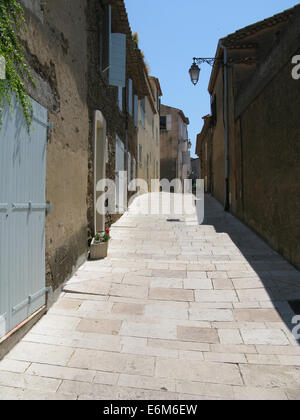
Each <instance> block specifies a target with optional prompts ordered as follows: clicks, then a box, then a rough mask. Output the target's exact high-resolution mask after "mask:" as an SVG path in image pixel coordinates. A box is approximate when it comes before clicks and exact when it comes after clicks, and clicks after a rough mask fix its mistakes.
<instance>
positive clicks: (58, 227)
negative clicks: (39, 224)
mask: <svg viewBox="0 0 300 420" xmlns="http://www.w3.org/2000/svg"><path fill="white" fill-rule="evenodd" d="M29 3H31V2H28V1H27V2H25V6H26V5H27V6H31V4H29ZM33 6H34V7H33V9H32V10H30V9H31V7H30V8H29V9H27V8H25V12H26V20H27V26H28V30H27V32H26V33H23V34H22V39H23V41H24V46H25V49H26V54H27V57H28V61H29V64H30V66H31V68H32V71H33V75H34V77H35V80H36V83H37V87H36V88H30V89H29V93H30V94H31V96H32V97H33V98H34V99H35V100H37V101H38V102H39V103H40V104H41V105H43V106H44V107H46V108H47V110H48V118H49V120H50V121H51V122H53V124H54V129H53V131H51V132H49V135H48V146H47V183H46V196H47V200H48V201H50V202H51V204H52V212H51V213H50V214H49V215H48V216H47V219H46V254H47V255H46V263H47V273H46V274H47V284H48V285H51V286H53V287H54V288H56V287H57V286H58V285H59V284H61V283H62V282H63V281H64V280H65V279H66V276H67V275H68V274H70V272H71V271H72V268H73V267H74V266H75V265H76V263H77V260H78V258H79V257H80V256H82V255H84V254H85V253H86V252H87V200H86V198H87V180H88V136H89V118H88V107H87V103H86V97H87V79H86V72H87V60H86V57H87V39H86V22H85V19H83V17H84V15H85V12H84V10H85V7H86V2H85V1H82V0H66V1H65V2H64V6H65V7H62V5H61V1H59V0H52V1H51V2H48V3H47V4H46V5H45V7H44V10H43V13H42V15H41V14H40V12H39V10H40V9H38V8H37V7H38V4H37V2H35V3H34V4H33ZM42 22H43V23H42ZM75 27H76V28H77V30H76V31H74V28H75Z"/></svg>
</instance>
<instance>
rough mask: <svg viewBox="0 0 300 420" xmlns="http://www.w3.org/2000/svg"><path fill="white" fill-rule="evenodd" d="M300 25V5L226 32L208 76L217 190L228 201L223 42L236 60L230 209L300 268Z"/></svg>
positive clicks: (231, 89)
mask: <svg viewBox="0 0 300 420" xmlns="http://www.w3.org/2000/svg"><path fill="white" fill-rule="evenodd" d="M299 28H300V6H299V5H298V6H295V7H294V8H292V9H289V10H286V11H284V12H282V13H280V14H278V15H275V16H273V17H271V18H269V19H266V20H264V21H261V22H258V23H256V24H254V25H251V26H248V27H246V28H243V29H241V30H239V31H237V32H236V33H234V34H231V35H229V36H228V37H226V38H224V39H222V40H221V41H220V43H219V45H218V48H217V53H216V58H218V59H219V61H217V62H216V64H215V66H214V68H213V71H212V75H211V79H210V84H209V93H210V95H211V98H212V103H213V106H212V118H213V129H212V136H211V144H212V173H213V176H212V191H213V194H214V196H215V197H216V198H217V199H218V200H219V201H220V202H221V203H222V204H225V203H226V195H227V194H226V175H225V168H226V140H225V139H226V136H225V130H226V125H225V123H224V121H225V109H226V107H225V102H226V99H225V97H224V82H223V81H224V67H223V66H222V65H220V63H221V62H222V60H223V54H224V53H223V51H224V49H223V48H222V46H221V44H223V45H224V46H225V47H226V49H227V52H228V60H229V65H228V139H229V141H228V143H229V144H228V169H229V171H228V204H229V209H230V211H231V212H233V213H234V214H235V215H237V216H238V217H239V218H240V219H241V220H243V221H244V222H245V223H246V224H247V225H249V226H250V227H251V228H252V229H253V230H254V231H256V232H257V233H258V234H259V235H260V236H261V237H263V238H264V239H265V240H266V241H267V242H268V243H269V244H270V245H271V246H272V247H273V248H274V249H275V250H276V251H278V252H280V253H281V254H282V255H283V256H284V257H285V258H287V259H288V260H289V261H290V262H291V263H292V264H294V265H295V266H297V267H298V268H299V267H300V248H299V244H300V219H299V208H300V201H299V200H300V184H299V181H298V180H299V179H300V169H299V168H300V162H299V156H300V153H299V152H300V149H299V144H300V143H299V135H300V132H299V118H298V113H299V112H298V111H299V98H298V94H297V92H298V88H299V80H298V79H297V78H295V77H293V70H294V67H295V64H293V62H294V57H296V56H298V55H299V53H300V49H299V36H300V29H299ZM201 141H202V140H201V136H200V139H199V143H198V146H197V147H198V151H199V152H200V154H201ZM207 170H209V169H207ZM204 175H205V176H207V177H209V173H206V174H204Z"/></svg>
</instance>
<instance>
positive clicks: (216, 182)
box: [212, 71, 225, 204]
mask: <svg viewBox="0 0 300 420" xmlns="http://www.w3.org/2000/svg"><path fill="white" fill-rule="evenodd" d="M213 94H215V95H216V100H217V123H216V126H215V127H214V130H213V134H212V159H213V165H212V166H213V191H214V196H215V197H216V199H217V200H218V201H219V202H220V203H222V204H224V202H225V129H224V109H223V96H224V93H223V72H222V71H219V74H218V77H217V80H216V84H215V89H214V93H213Z"/></svg>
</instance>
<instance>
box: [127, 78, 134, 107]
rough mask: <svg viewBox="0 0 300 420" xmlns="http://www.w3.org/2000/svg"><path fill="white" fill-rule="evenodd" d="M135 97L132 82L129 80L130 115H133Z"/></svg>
mask: <svg viewBox="0 0 300 420" xmlns="http://www.w3.org/2000/svg"><path fill="white" fill-rule="evenodd" d="M132 101H133V96H132V80H131V79H129V80H128V112H129V114H130V115H132V114H133V103H132Z"/></svg>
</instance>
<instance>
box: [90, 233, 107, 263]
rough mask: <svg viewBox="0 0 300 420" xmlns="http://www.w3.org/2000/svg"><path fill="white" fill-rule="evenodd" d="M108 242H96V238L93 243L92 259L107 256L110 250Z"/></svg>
mask: <svg viewBox="0 0 300 420" xmlns="http://www.w3.org/2000/svg"><path fill="white" fill-rule="evenodd" d="M108 242H109V241H108ZM108 242H95V238H94V239H93V240H92V243H91V249H90V259H91V260H101V259H103V258H106V257H107V251H108Z"/></svg>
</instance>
